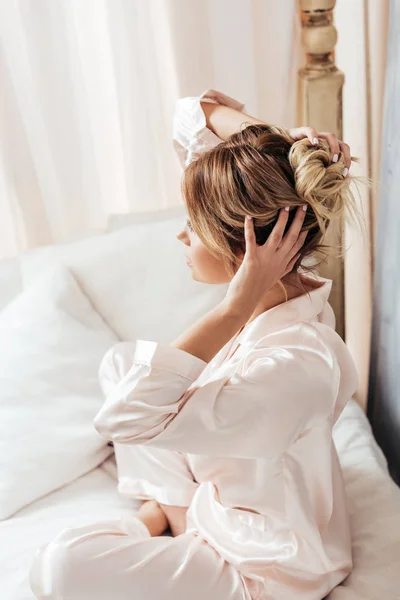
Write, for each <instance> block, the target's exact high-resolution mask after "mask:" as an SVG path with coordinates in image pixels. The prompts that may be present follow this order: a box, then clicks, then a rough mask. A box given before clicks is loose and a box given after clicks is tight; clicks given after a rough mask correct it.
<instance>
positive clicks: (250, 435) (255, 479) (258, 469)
mask: <svg viewBox="0 0 400 600" xmlns="http://www.w3.org/2000/svg"><path fill="white" fill-rule="evenodd" d="M200 99H208V100H209V101H214V102H220V103H222V104H226V105H228V106H233V107H234V108H236V109H238V110H242V111H243V110H244V105H243V104H241V103H239V102H237V101H236V100H234V99H232V98H230V97H229V96H226V95H225V94H222V93H221V92H217V91H216V90H207V91H206V92H204V93H203V94H202V95H201V96H200V97H190V98H183V99H181V100H179V101H178V103H177V108H176V113H175V116H174V134H173V137H174V145H175V148H176V150H177V151H178V154H179V156H180V159H181V162H182V166H183V167H185V166H186V165H187V164H189V162H190V161H191V160H195V159H196V158H197V156H198V155H199V153H200V152H203V151H206V150H207V149H209V148H211V147H213V146H214V145H215V144H217V143H220V142H221V140H220V139H219V138H218V137H217V136H216V135H215V134H214V133H213V132H211V131H210V130H208V129H207V128H206V126H205V117H204V113H203V111H202V108H201V104H200ZM308 277H310V276H308ZM314 278H315V279H316V280H317V281H319V282H320V283H321V284H322V285H321V286H320V287H318V288H315V289H314V290H312V291H311V292H310V297H308V296H307V294H305V295H302V296H299V297H297V298H294V299H291V300H289V301H288V302H285V303H282V304H280V305H278V306H275V307H274V308H271V309H269V310H267V311H266V312H264V313H262V314H261V315H259V316H257V317H256V318H255V319H254V320H253V321H252V322H251V323H249V324H248V325H246V326H245V327H244V329H242V331H241V332H240V333H239V334H238V335H237V336H235V337H234V338H233V339H232V340H230V341H229V342H228V343H227V344H226V345H225V346H224V347H223V348H222V349H221V350H220V351H219V352H218V354H217V355H216V356H215V357H214V358H213V360H211V362H209V363H206V362H205V361H203V360H201V359H200V358H198V357H196V356H193V355H191V354H189V353H187V352H185V351H183V350H181V349H178V348H175V347H173V346H169V345H167V344H161V343H157V342H155V341H150V340H136V341H134V342H119V343H117V344H116V345H115V346H113V347H112V348H110V349H109V350H108V352H107V353H106V355H105V356H104V358H103V361H102V363H101V366H100V371H99V377H100V381H101V384H102V387H103V390H107V394H106V399H105V402H104V405H103V407H102V409H101V410H100V412H99V413H98V415H97V416H96V419H95V427H96V429H97V430H98V431H99V432H100V433H101V434H102V435H104V436H105V437H107V438H108V439H111V440H113V441H114V442H115V443H116V444H118V445H119V447H120V448H123V447H129V446H130V445H132V444H133V445H137V444H140V445H143V447H146V446H147V447H150V448H151V447H153V448H159V449H163V450H165V451H166V452H168V451H173V452H179V453H180V454H181V455H182V456H184V457H186V459H187V465H188V467H189V469H190V472H191V474H192V486H183V487H182V490H179V489H173V490H171V502H170V503H171V504H178V505H179V504H181V505H183V506H189V510H188V512H187V524H188V529H189V530H190V528H193V529H195V530H196V531H198V532H199V533H200V534H201V535H202V536H203V537H204V539H205V540H207V541H208V542H209V543H210V544H211V545H212V546H213V547H214V548H215V549H216V550H217V551H218V552H219V553H220V554H221V555H222V556H223V557H224V558H226V560H227V561H229V562H230V563H232V564H233V565H235V566H236V567H237V568H238V569H239V570H240V571H241V572H242V573H243V574H244V575H246V576H247V577H250V578H253V579H257V580H259V581H263V582H264V585H265V590H266V594H267V595H266V597H271V598H274V599H275V598H284V599H285V600H292V599H293V600H294V599H296V600H301V599H303V600H314V599H315V600H320V599H321V598H323V597H324V596H325V595H326V594H328V593H329V592H330V591H331V590H332V589H333V588H334V587H335V586H336V585H337V584H339V583H340V582H341V581H342V580H343V579H344V578H345V577H346V576H347V575H348V574H349V572H350V571H351V569H352V556H351V539H350V529H349V520H348V513H347V509H346V498H345V494H344V486H343V480H342V473H341V469H340V466H339V461H338V456H337V453H336V449H335V446H334V443H333V440H332V428H333V426H334V424H335V422H336V420H337V419H338V417H339V415H340V413H341V412H342V410H343V408H344V406H345V405H346V403H347V402H348V400H349V399H350V398H351V397H352V395H353V394H354V393H355V392H356V390H357V386H358V378H357V373H356V369H355V365H354V362H353V360H352V357H351V355H350V352H349V350H348V348H347V346H346V345H345V343H344V342H343V341H342V339H341V337H340V336H339V335H338V334H337V333H336V332H335V329H334V327H335V318H334V314H333V310H332V307H331V306H330V304H329V302H328V298H329V294H330V291H331V287H332V280H330V279H325V278H322V277H318V276H314ZM111 365H112V368H111ZM115 368H117V370H118V369H119V370H120V372H121V373H125V375H124V376H123V377H121V379H120V380H119V381H118V382H114V383H112V382H111V381H110V380H108V379H107V378H108V376H109V373H111V372H115ZM167 479H168V474H167V473H166V481H167ZM157 483H158V484H159V485H162V482H152V481H151V475H149V482H148V485H149V489H153V488H154V484H157ZM142 485H143V482H142ZM144 485H146V483H145V484H144ZM152 485H153V488H151V486H152ZM167 493H168V492H167ZM152 497H154V495H153V496H152ZM160 501H161V502H165V498H164V499H161V500H160ZM167 503H168V502H167ZM268 594H270V595H268ZM221 600H222V599H221Z"/></svg>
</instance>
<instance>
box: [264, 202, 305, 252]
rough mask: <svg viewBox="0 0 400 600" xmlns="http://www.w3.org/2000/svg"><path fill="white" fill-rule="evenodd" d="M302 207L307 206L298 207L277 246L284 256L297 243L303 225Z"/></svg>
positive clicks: (303, 211)
mask: <svg viewBox="0 0 400 600" xmlns="http://www.w3.org/2000/svg"><path fill="white" fill-rule="evenodd" d="M304 207H305V208H307V205H306V204H305V205H304V206H299V207H298V209H297V212H296V216H295V217H294V219H293V221H292V224H291V225H290V227H289V229H288V231H287V232H286V234H285V237H284V238H283V240H282V243H281V245H280V247H279V252H282V254H284V255H285V256H286V255H288V254H289V253H290V252H291V250H292V249H293V247H294V246H295V245H296V244H297V241H298V238H299V234H300V231H301V228H302V227H303V223H304V218H305V216H306V211H305V210H304ZM270 237H271V236H270ZM267 241H268V240H267ZM291 256H292V255H290V257H291Z"/></svg>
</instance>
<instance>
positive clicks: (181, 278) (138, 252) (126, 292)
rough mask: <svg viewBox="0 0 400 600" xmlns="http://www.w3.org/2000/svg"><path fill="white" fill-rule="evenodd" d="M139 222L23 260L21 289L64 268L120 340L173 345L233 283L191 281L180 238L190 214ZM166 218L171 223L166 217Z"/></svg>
mask: <svg viewBox="0 0 400 600" xmlns="http://www.w3.org/2000/svg"><path fill="white" fill-rule="evenodd" d="M174 211H176V213H177V214H175V215H173V214H172V213H170V211H169V210H168V211H166V212H164V211H161V212H164V214H163V215H162V216H161V217H160V214H159V213H158V212H155V213H147V217H145V216H144V215H142V216H141V217H139V216H137V215H135V216H134V217H130V218H133V220H135V219H136V218H138V219H139V220H140V221H141V220H142V219H144V221H143V222H142V221H141V222H138V223H134V224H131V225H127V226H125V227H122V228H121V229H118V230H117V231H113V232H110V233H106V234H103V235H99V236H96V237H91V238H89V239H87V240H81V241H78V242H75V243H73V244H68V245H65V246H61V245H58V246H50V247H44V248H39V249H37V250H34V251H30V252H28V253H25V254H24V255H22V256H21V268H22V274H23V280H24V285H26V284H27V283H31V282H32V281H34V280H35V278H36V277H37V276H38V274H40V273H41V272H42V271H43V269H45V268H46V267H48V266H49V265H51V264H53V265H57V264H60V263H62V264H64V265H65V266H67V267H68V268H69V269H70V270H71V271H72V273H73V274H74V276H75V277H76V279H77V280H78V282H79V283H80V285H81V287H82V289H83V290H84V292H85V293H86V295H87V296H88V297H89V298H90V300H91V301H92V303H93V305H94V307H95V308H96V310H97V311H98V312H99V313H100V314H101V315H102V316H103V317H104V319H105V320H106V322H107V323H108V324H109V325H110V327H111V328H112V329H113V330H114V331H115V332H116V333H117V334H118V336H119V337H120V338H121V339H122V340H134V339H151V340H154V341H158V342H164V343H169V342H171V341H172V340H173V339H175V338H176V337H178V336H179V335H181V334H182V332H183V331H185V330H186V329H187V328H188V327H190V325H192V324H193V323H194V322H195V321H196V320H197V319H199V318H200V317H202V316H203V315H204V314H206V313H207V312H208V311H209V310H211V308H213V307H214V306H216V305H217V304H218V303H219V302H220V301H221V300H222V299H223V297H224V296H225V294H226V290H227V287H228V284H219V285H210V284H206V283H201V282H198V281H195V280H194V279H192V276H191V272H190V269H189V267H188V266H187V264H186V261H185V247H184V245H183V243H182V242H180V241H179V240H178V239H177V237H176V236H177V234H178V232H179V231H180V230H181V228H182V226H183V225H184V221H185V218H186V217H185V215H186V212H185V211H184V210H183V209H181V208H180V207H179V208H176V207H174ZM167 217H168V218H167Z"/></svg>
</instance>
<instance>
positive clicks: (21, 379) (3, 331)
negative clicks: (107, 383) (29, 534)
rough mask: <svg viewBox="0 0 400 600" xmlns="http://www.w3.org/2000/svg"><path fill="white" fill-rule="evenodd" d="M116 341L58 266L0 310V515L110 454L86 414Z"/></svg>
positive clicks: (96, 403)
mask: <svg viewBox="0 0 400 600" xmlns="http://www.w3.org/2000/svg"><path fill="white" fill-rule="evenodd" d="M116 341H117V338H116V336H115V335H114V333H113V332H112V331H110V329H109V328H108V327H107V326H106V325H105V323H104V322H103V320H102V319H101V317H100V316H99V315H98V314H97V313H96V312H95V311H94V310H93V307H92V306H91V304H90V302H89V300H88V299H87V298H86V297H85V295H84V294H83V293H82V291H81V290H80V289H79V286H78V284H77V282H76V281H75V279H74V278H73V277H72V275H71V274H70V273H69V272H68V270H67V269H65V268H62V269H58V270H56V271H50V272H49V273H46V274H44V275H43V277H40V278H39V279H38V281H37V282H36V283H35V284H34V285H33V286H31V287H30V288H29V289H27V290H26V291H25V292H23V293H22V294H21V295H20V296H18V297H17V298H16V299H14V300H13V301H12V302H11V303H10V304H9V305H8V306H7V307H6V308H5V309H4V310H3V311H2V312H1V313H0V354H1V360H0V414H1V419H0V474H1V478H0V519H5V518H7V517H9V516H10V515H11V514H13V513H14V512H16V511H17V510H19V509H20V508H22V507H24V506H26V505H27V504H29V503H30V502H32V501H33V500H36V499H37V498H39V497H41V496H43V495H44V494H47V493H48V492H50V491H52V490H55V489H56V488H58V487H60V486H62V485H64V484H66V483H69V482H71V481H72V480H74V479H76V478H77V477H79V476H81V475H83V474H84V473H86V472H88V471H90V470H91V469H93V468H94V467H96V466H97V465H98V464H100V463H101V462H102V461H103V460H104V459H105V458H106V457H107V456H109V454H110V453H111V452H112V448H110V447H109V446H107V441H106V440H105V439H104V438H102V437H101V436H100V435H99V434H98V433H97V432H96V430H95V429H94V427H93V419H94V417H95V415H96V413H97V412H98V410H99V409H100V407H101V405H102V403H103V400H104V398H103V395H102V392H101V388H100V385H99V382H98V368H99V365H100V362H101V359H102V357H103V356H104V353H105V352H106V351H107V349H108V348H109V347H110V346H111V345H113V344H115V343H116Z"/></svg>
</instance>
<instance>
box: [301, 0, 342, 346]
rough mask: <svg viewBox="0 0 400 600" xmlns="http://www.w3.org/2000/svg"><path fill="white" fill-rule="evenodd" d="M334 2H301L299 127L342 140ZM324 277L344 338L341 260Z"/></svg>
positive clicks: (332, 232) (336, 226)
mask: <svg viewBox="0 0 400 600" xmlns="http://www.w3.org/2000/svg"><path fill="white" fill-rule="evenodd" d="M335 4H336V0H300V15H301V24H302V46H303V49H304V51H305V53H306V64H305V66H304V67H303V68H302V69H300V72H299V80H300V81H299V83H300V85H299V94H300V96H299V116H298V122H299V124H304V123H307V124H308V125H311V126H312V127H314V128H315V129H316V130H317V131H332V132H333V133H335V134H336V135H337V137H338V138H339V139H342V88H343V83H344V75H343V73H342V72H341V71H339V69H338V68H337V67H336V66H335V57H334V48H335V45H336V41H337V33H336V28H335V27H334V25H333V9H334V8H335ZM343 227H344V224H343V220H338V221H336V222H335V223H331V225H330V227H329V229H328V232H327V235H326V237H325V240H324V243H326V244H328V245H329V246H333V245H335V244H337V240H338V239H340V238H341V237H342V231H343ZM319 273H320V274H321V275H322V276H323V277H328V278H329V279H332V282H333V283H332V290H331V294H330V296H329V302H330V304H331V305H332V308H333V312H334V313H335V317H336V331H337V333H338V334H339V335H340V336H341V337H342V339H345V320H344V316H345V312H344V261H343V259H342V258H335V257H333V256H330V257H329V258H328V259H327V260H326V261H325V262H324V263H323V264H322V265H321V266H320V267H319Z"/></svg>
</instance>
